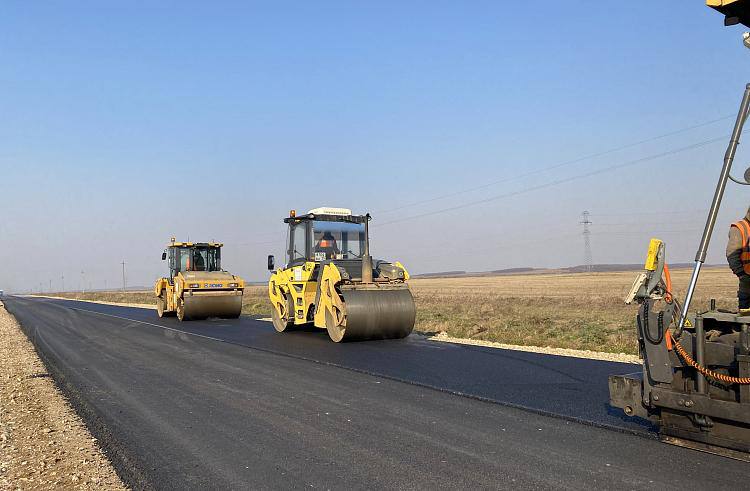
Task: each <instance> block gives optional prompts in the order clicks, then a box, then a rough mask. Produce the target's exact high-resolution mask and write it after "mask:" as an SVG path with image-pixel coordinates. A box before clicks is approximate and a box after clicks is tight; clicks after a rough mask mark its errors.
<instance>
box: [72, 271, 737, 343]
mask: <svg viewBox="0 0 750 491" xmlns="http://www.w3.org/2000/svg"><path fill="white" fill-rule="evenodd" d="M690 273H691V271H689V270H678V271H673V272H672V280H673V283H674V288H675V293H676V294H677V295H678V296H682V295H683V294H684V289H685V288H686V287H687V284H688V280H689V278H690ZM634 278H635V273H634V272H623V273H619V272H618V273H579V274H554V275H552V274H551V275H543V274H529V275H513V276H491V277H467V278H431V279H414V280H411V281H410V285H411V289H412V292H413V294H414V298H415V300H416V303H417V325H416V328H415V330H416V331H419V332H423V333H438V332H445V333H447V334H448V335H449V336H453V337H459V338H471V339H477V340H486V341H497V342H501V343H508V344H518V345H525V346H550V347H555V348H573V349H588V350H593V351H607V352H614V353H636V352H637V345H636V341H635V328H634V327H633V322H634V320H633V319H634V316H635V313H636V310H637V307H636V306H634V305H630V306H628V305H625V304H624V303H623V301H622V300H623V298H624V297H625V295H626V294H627V292H628V290H629V289H630V285H631V284H632V282H633V279H634ZM736 290H737V280H736V278H735V277H734V275H732V273H731V272H730V271H729V269H728V268H706V269H704V270H703V272H702V274H701V280H700V282H699V285H698V291H697V293H696V297H695V299H694V301H693V307H694V308H695V309H703V308H707V306H708V302H709V299H710V298H715V299H716V301H717V304H718V306H719V307H722V308H736ZM62 295H64V296H66V297H68V298H78V299H87V300H105V301H110V302H125V303H153V296H152V295H153V294H152V293H151V292H124V293H123V292H92V293H86V294H85V295H82V294H80V293H67V294H62ZM266 295H267V293H266V287H265V286H251V287H249V288H248V289H247V290H246V292H245V298H244V305H243V309H242V312H243V313H245V314H251V315H270V309H269V308H270V305H269V303H268V298H267V296H266Z"/></svg>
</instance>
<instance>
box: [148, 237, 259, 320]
mask: <svg viewBox="0 0 750 491" xmlns="http://www.w3.org/2000/svg"><path fill="white" fill-rule="evenodd" d="M223 245H224V244H219V243H216V242H175V239H174V238H173V239H172V241H171V243H170V244H169V245H168V246H167V248H166V249H165V250H164V252H163V253H162V255H161V259H162V261H164V260H168V263H169V276H167V277H164V278H159V279H158V280H156V284H155V285H154V293H155V294H156V311H157V313H158V314H159V317H164V316H167V315H174V314H176V315H177V318H178V319H180V320H181V321H183V320H191V319H193V320H197V319H206V318H208V317H221V318H224V319H236V318H237V317H239V316H240V312H241V311H242V294H243V292H244V290H245V282H244V280H243V279H242V278H240V277H239V276H235V275H233V274H231V273H228V272H227V271H224V270H223V269H221V248H222V246H223Z"/></svg>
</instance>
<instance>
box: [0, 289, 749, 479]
mask: <svg viewBox="0 0 750 491" xmlns="http://www.w3.org/2000/svg"><path fill="white" fill-rule="evenodd" d="M4 301H5V304H6V307H7V308H8V310H9V311H10V312H11V313H13V314H14V315H15V316H16V317H17V319H18V320H19V321H20V323H21V325H22V327H23V329H24V331H25V332H26V333H27V335H28V336H29V338H30V339H32V341H33V342H34V344H35V345H36V347H37V350H38V351H39V353H40V355H41V356H42V358H43V359H44V361H45V363H46V364H47V366H48V368H49V370H50V372H51V373H52V375H53V377H54V378H55V380H56V381H57V383H58V385H60V386H61V387H62V389H63V391H64V392H65V393H66V395H67V396H68V397H69V399H70V400H71V402H72V403H73V405H74V406H75V407H76V409H77V410H78V411H79V413H80V414H81V415H82V417H83V418H84V420H85V421H86V422H87V424H88V425H89V428H90V429H91V431H92V433H93V434H94V436H96V437H97V438H98V439H99V441H100V443H101V445H102V447H103V448H104V450H105V452H107V454H108V455H109V456H110V457H111V459H112V460H113V463H114V465H115V467H116V469H117V470H118V472H119V473H120V475H121V476H122V477H123V478H124V480H125V481H126V483H127V484H129V485H130V486H132V487H134V488H137V489H138V488H156V489H217V488H218V489H249V488H253V489H268V488H303V487H305V488H318V489H321V488H322V489H363V488H367V489H372V488H417V489H435V488H491V489H498V488H501V489H502V488H520V489H526V488H537V489H544V488H556V489H557V488H576V489H580V488H582V487H586V488H605V487H607V488H615V489H621V488H627V489H641V488H651V489H657V488H658V489H665V488H667V489H678V488H683V489H684V488H686V487H687V488H698V487H705V486H710V487H711V488H712V489H737V488H738V487H742V486H743V484H741V483H744V482H746V479H747V475H748V473H749V472H750V466H749V465H748V464H746V463H742V462H737V461H733V460H729V459H724V458H721V457H717V456H713V455H708V454H703V453H698V452H694V451H691V450H687V449H682V448H678V447H673V446H669V445H665V444H662V443H659V442H658V441H657V440H656V439H655V438H654V435H653V432H652V428H651V427H649V426H648V425H645V424H640V423H638V422H637V421H635V420H631V419H628V418H625V417H624V416H623V415H622V414H621V413H618V412H616V411H614V410H611V409H610V408H609V407H608V405H607V400H608V394H607V376H608V375H609V374H613V373H629V372H633V371H636V370H637V367H635V366H634V365H625V364H618V363H610V362H602V361H594V360H581V359H575V358H567V357H558V356H551V355H541V354H534V353H524V352H518V351H506V350H498V349H493V348H482V347H475V346H465V345H452V344H447V343H437V342H432V341H426V340H424V339H421V338H419V337H417V336H411V337H409V338H407V339H405V340H399V341H371V342H364V343H347V344H335V343H332V342H330V341H329V340H328V336H327V334H326V333H325V332H324V331H322V330H321V331H317V330H316V331H310V330H308V331H297V332H291V333H284V334H278V333H276V332H275V331H274V330H273V327H272V326H271V324H270V323H268V322H264V321H258V320H254V319H251V318H246V317H245V318H242V319H240V320H237V321H234V320H233V321H226V320H209V321H197V322H185V323H180V322H179V321H177V319H175V318H165V319H159V318H158V317H157V316H156V313H155V312H154V311H152V310H146V309H137V308H127V307H115V306H107V305H98V304H93V303H86V302H73V301H61V300H49V299H31V298H19V297H11V298H6V299H4Z"/></svg>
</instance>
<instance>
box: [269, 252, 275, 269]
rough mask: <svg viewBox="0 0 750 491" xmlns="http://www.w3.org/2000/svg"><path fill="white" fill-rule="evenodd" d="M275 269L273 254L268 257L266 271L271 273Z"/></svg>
mask: <svg viewBox="0 0 750 491" xmlns="http://www.w3.org/2000/svg"><path fill="white" fill-rule="evenodd" d="M275 268H276V260H275V259H274V257H273V254H269V255H268V271H273V270H274V269H275Z"/></svg>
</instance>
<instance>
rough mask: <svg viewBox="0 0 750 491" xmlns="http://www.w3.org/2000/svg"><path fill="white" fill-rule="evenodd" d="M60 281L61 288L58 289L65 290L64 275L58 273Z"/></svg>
mask: <svg viewBox="0 0 750 491" xmlns="http://www.w3.org/2000/svg"><path fill="white" fill-rule="evenodd" d="M60 283H62V288H61V289H60V291H61V292H64V291H65V275H64V274H63V275H60Z"/></svg>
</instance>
